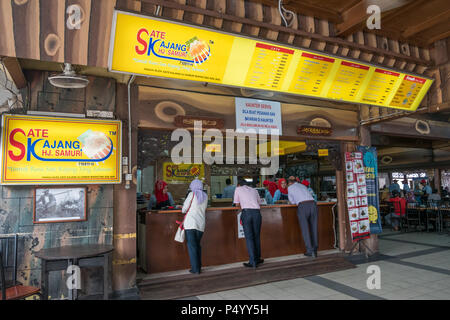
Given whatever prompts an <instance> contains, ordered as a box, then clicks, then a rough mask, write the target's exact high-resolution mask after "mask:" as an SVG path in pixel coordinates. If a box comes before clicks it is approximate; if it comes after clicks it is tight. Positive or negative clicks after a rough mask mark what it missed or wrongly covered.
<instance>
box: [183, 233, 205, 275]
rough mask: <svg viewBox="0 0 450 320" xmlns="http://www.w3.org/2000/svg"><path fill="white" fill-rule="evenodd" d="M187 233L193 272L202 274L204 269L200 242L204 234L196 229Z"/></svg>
mask: <svg viewBox="0 0 450 320" xmlns="http://www.w3.org/2000/svg"><path fill="white" fill-rule="evenodd" d="M185 232H186V242H187V247H188V252H189V260H190V262H191V270H192V271H193V272H200V269H201V268H202V247H201V246H200V240H201V239H202V236H203V232H202V231H199V230H196V229H186V230H185Z"/></svg>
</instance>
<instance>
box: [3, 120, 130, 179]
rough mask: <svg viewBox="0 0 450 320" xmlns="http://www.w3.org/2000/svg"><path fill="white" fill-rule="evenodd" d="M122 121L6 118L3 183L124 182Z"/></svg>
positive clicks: (4, 124)
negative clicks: (122, 173)
mask: <svg viewBox="0 0 450 320" xmlns="http://www.w3.org/2000/svg"><path fill="white" fill-rule="evenodd" d="M121 131H122V123H121V122H120V121H117V120H91V119H84V118H77V119H74V118H53V117H39V116H25V115H3V117H2V141H1V165H2V168H1V184H23V185H26V184H28V185H30V184H109V183H120V182H121V165H120V163H121V162H120V161H121V153H122V145H121V136H122V132H121Z"/></svg>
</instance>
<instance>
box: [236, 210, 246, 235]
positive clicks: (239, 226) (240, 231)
mask: <svg viewBox="0 0 450 320" xmlns="http://www.w3.org/2000/svg"><path fill="white" fill-rule="evenodd" d="M241 215H242V211H241V212H239V213H238V215H237V231H238V239H242V238H245V234H244V226H243V225H242V221H241Z"/></svg>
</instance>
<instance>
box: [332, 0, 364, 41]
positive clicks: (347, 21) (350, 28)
mask: <svg viewBox="0 0 450 320" xmlns="http://www.w3.org/2000/svg"><path fill="white" fill-rule="evenodd" d="M367 7H368V3H367V1H366V0H362V1H359V2H358V3H356V4H355V5H354V6H352V7H351V8H349V9H347V10H345V11H344V12H342V14H341V16H342V20H343V22H342V23H339V24H337V25H336V35H338V36H347V35H349V34H352V33H354V32H356V31H358V30H359V29H361V27H362V28H364V26H363V25H362V23H363V22H364V21H365V20H366V17H367V12H366V10H367Z"/></svg>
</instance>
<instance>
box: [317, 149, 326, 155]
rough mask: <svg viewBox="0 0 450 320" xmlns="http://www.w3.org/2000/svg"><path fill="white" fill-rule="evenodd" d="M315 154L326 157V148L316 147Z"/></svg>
mask: <svg viewBox="0 0 450 320" xmlns="http://www.w3.org/2000/svg"><path fill="white" fill-rule="evenodd" d="M317 154H318V156H319V157H328V149H318V150H317Z"/></svg>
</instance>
